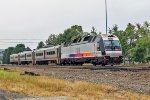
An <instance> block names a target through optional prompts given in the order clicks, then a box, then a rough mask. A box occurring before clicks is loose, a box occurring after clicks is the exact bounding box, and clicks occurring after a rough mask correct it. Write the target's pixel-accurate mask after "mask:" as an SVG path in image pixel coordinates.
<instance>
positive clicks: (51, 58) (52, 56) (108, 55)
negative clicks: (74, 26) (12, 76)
mask: <svg viewBox="0 0 150 100" xmlns="http://www.w3.org/2000/svg"><path fill="white" fill-rule="evenodd" d="M122 62H123V56H122V48H121V45H120V41H119V39H118V37H117V36H115V35H111V34H101V35H96V36H86V37H84V38H80V39H75V40H74V41H73V42H72V43H67V42H65V43H62V44H61V45H58V46H52V47H48V48H41V49H37V50H33V51H25V52H21V53H18V54H12V55H10V63H11V64H19V65H21V64H22V65H24V64H33V65H48V64H58V65H83V64H84V63H91V64H94V65H102V66H105V65H114V64H120V63H122Z"/></svg>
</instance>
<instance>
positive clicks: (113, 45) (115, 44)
mask: <svg viewBox="0 0 150 100" xmlns="http://www.w3.org/2000/svg"><path fill="white" fill-rule="evenodd" d="M104 46H105V50H106V51H121V46H120V42H119V40H104Z"/></svg>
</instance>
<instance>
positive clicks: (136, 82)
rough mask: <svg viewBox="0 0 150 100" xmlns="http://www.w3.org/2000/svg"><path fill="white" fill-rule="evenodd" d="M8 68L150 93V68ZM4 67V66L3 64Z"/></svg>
mask: <svg viewBox="0 0 150 100" xmlns="http://www.w3.org/2000/svg"><path fill="white" fill-rule="evenodd" d="M5 67H6V68H11V69H19V70H22V71H29V72H35V73H38V74H40V75H45V76H50V75H53V76H55V77H56V78H58V79H66V80H71V81H76V80H82V81H88V82H93V83H102V84H106V85H111V86H115V87H119V88H120V89H122V90H131V91H135V92H139V93H144V94H150V70H118V69H117V70H115V67H114V70H113V69H109V68H106V69H100V68H98V70H97V69H92V70H91V69H88V68H87V69H82V68H81V69H80V68H76V67H75V66H74V67H73V68H70V67H61V68H60V67H55V66H53V67H52V66H51V67H50V66H5ZM1 68H4V66H1Z"/></svg>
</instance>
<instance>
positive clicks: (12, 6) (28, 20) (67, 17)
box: [0, 0, 150, 49]
mask: <svg viewBox="0 0 150 100" xmlns="http://www.w3.org/2000/svg"><path fill="white" fill-rule="evenodd" d="M107 2H108V27H112V26H113V25H114V24H117V25H118V26H119V27H120V28H121V29H124V28H125V27H126V25H127V23H129V22H131V23H136V22H137V23H142V22H144V21H150V0H107ZM104 5H105V0H0V48H2V49H5V48H7V47H9V46H15V45H16V43H14V42H37V41H40V40H32V41H31V40H30V39H41V40H43V39H44V40H46V39H47V38H48V36H49V35H50V34H51V33H54V34H58V33H61V32H63V31H64V30H65V29H67V28H69V27H70V26H72V25H76V24H77V25H81V26H83V29H84V31H87V32H90V30H91V27H92V26H94V27H95V28H96V29H97V31H98V32H103V33H105V6H104ZM3 39H29V40H22V41H21V40H9V41H8V40H3ZM6 42H7V43H6ZM10 42H11V43H10ZM26 46H29V47H31V48H32V49H33V48H35V47H36V46H37V43H26Z"/></svg>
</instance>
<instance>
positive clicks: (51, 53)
mask: <svg viewBox="0 0 150 100" xmlns="http://www.w3.org/2000/svg"><path fill="white" fill-rule="evenodd" d="M54 54H55V51H50V52H47V55H54Z"/></svg>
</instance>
